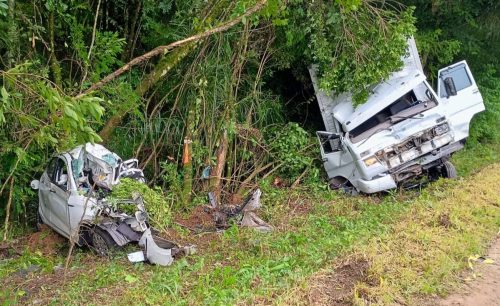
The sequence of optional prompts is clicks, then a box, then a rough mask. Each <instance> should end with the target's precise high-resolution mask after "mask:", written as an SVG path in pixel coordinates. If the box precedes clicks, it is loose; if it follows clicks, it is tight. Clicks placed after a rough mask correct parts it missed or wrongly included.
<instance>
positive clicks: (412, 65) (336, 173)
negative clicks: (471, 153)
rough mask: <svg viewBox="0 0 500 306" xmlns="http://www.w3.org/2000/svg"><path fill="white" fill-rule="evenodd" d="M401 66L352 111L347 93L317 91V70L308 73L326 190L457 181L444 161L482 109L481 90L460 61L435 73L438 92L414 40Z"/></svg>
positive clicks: (458, 146) (371, 190)
mask: <svg viewBox="0 0 500 306" xmlns="http://www.w3.org/2000/svg"><path fill="white" fill-rule="evenodd" d="M403 61H404V67H403V69H402V70H400V71H398V72H395V73H393V74H392V75H391V76H390V77H389V79H388V80H385V81H383V82H380V83H379V84H377V85H376V86H375V87H373V88H372V89H371V95H370V96H369V98H368V100H367V101H366V102H365V103H364V104H362V105H359V106H357V107H354V106H353V103H352V102H353V100H352V94H350V93H343V94H339V95H334V94H332V95H329V94H327V93H325V92H324V91H322V90H320V88H319V86H318V85H319V84H318V79H317V76H316V70H315V68H314V67H312V68H311V69H310V70H309V71H310V75H311V79H312V81H313V85H314V89H315V92H316V96H317V100H318V103H319V107H320V110H321V113H322V117H323V121H324V124H325V129H326V131H318V132H317V135H318V138H319V141H320V148H321V156H322V158H323V162H324V167H325V170H326V172H327V174H328V177H329V180H330V187H331V188H333V189H341V188H342V189H346V190H354V191H361V192H364V193H374V192H380V191H384V190H388V189H392V188H396V187H397V186H398V185H403V186H408V185H411V184H414V182H416V181H418V180H420V179H421V178H425V177H428V178H430V179H431V180H432V179H435V178H437V177H440V176H444V177H454V176H456V171H455V168H454V167H453V165H452V164H451V163H450V161H449V157H450V156H451V154H452V153H454V152H456V151H458V150H460V149H462V148H463V146H464V143H465V140H466V138H467V137H468V135H469V125H470V121H471V119H472V117H473V116H474V115H475V114H477V113H479V112H481V111H483V110H484V109H485V107H484V104H483V99H482V97H481V93H480V92H479V89H478V86H477V84H476V82H475V81H474V78H473V76H472V73H471V71H470V69H469V67H468V65H467V63H466V62H465V61H462V62H459V63H456V64H453V65H451V66H449V67H446V68H444V69H441V70H439V75H438V88H437V93H436V92H435V91H434V90H433V89H432V87H431V86H430V85H429V83H428V82H427V81H426V76H425V75H424V73H423V70H422V65H421V63H420V58H419V55H418V52H417V48H416V45H415V41H414V40H413V39H410V40H409V43H408V54H407V55H406V56H405V57H404V58H403Z"/></svg>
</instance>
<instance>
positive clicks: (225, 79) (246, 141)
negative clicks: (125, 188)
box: [0, 0, 500, 220]
mask: <svg viewBox="0 0 500 306" xmlns="http://www.w3.org/2000/svg"><path fill="white" fill-rule="evenodd" d="M402 2H403V4H401V3H399V2H396V1H374V0H336V1H326V0H320V1H307V0H267V1H255V0H238V1H230V0H208V1H207V0H194V1H175V0H161V1H151V0H119V1H109V0H68V1H62V0H48V1H39V0H35V1H16V0H0V16H1V18H0V89H1V95H0V101H1V104H0V125H1V126H2V130H1V131H0V186H1V188H2V189H1V191H0V203H6V202H7V199H8V198H9V194H10V195H12V194H13V195H14V197H13V199H14V203H13V208H12V210H13V212H14V214H13V215H14V217H15V218H16V219H18V220H26V217H27V216H29V209H27V205H28V203H29V202H30V201H33V200H34V193H33V192H32V191H30V190H29V188H28V185H29V181H30V180H31V179H35V178H38V177H39V175H40V173H41V172H42V171H43V167H44V165H45V163H46V161H47V159H48V157H49V156H50V155H52V154H53V153H54V152H59V151H62V150H65V149H68V148H70V147H72V146H74V145H75V144H78V143H83V142H86V141H96V142H99V141H101V140H103V141H104V142H105V144H106V146H107V147H109V148H110V149H112V150H114V151H116V152H117V153H118V154H120V155H121V156H123V157H132V156H135V157H138V158H139V160H140V161H141V167H144V169H145V171H146V174H147V177H148V179H149V180H150V181H151V184H153V185H157V186H161V188H163V189H164V191H168V192H170V193H169V196H171V199H170V201H172V202H173V203H174V204H173V206H174V207H180V206H185V205H188V204H189V203H191V202H192V200H193V199H200V198H203V197H204V196H205V194H206V192H207V191H210V190H213V191H215V192H216V195H217V196H218V197H221V198H222V200H224V199H227V198H228V196H229V195H231V194H234V193H238V194H240V195H241V194H243V193H245V191H246V190H248V189H249V188H252V187H253V186H255V184H256V181H257V180H258V179H259V178H262V177H264V176H267V175H268V174H270V173H273V174H279V175H281V176H283V177H285V178H286V179H288V180H289V181H290V182H293V181H295V180H296V179H297V178H298V177H300V175H302V174H303V173H317V172H316V171H306V169H307V168H310V167H314V162H313V156H316V155H318V154H315V152H317V148H316V147H314V146H311V147H309V144H310V143H311V139H310V135H309V134H307V132H306V131H305V130H304V129H302V128H301V127H300V126H299V124H302V123H304V122H300V123H296V124H289V123H288V121H290V120H291V118H292V116H290V113H289V112H288V110H289V109H290V105H295V109H296V110H297V109H298V110H299V112H300V109H301V107H303V108H305V107H306V106H302V105H305V103H306V102H307V103H309V102H310V101H311V96H310V95H309V96H304V95H302V94H301V93H302V92H301V91H300V89H297V91H296V92H295V93H294V92H292V93H290V95H289V96H292V99H291V100H289V99H288V97H285V96H284V95H282V92H280V91H279V90H278V88H282V87H284V86H285V85H287V84H285V83H286V82H288V81H289V80H290V79H294V80H295V81H296V82H297V83H300V84H302V86H303V87H304V88H307V87H310V86H311V85H310V80H309V77H308V76H307V74H306V72H307V69H306V68H307V67H308V66H309V65H310V64H311V63H313V64H316V65H317V67H318V71H319V75H320V79H321V86H322V87H323V88H324V89H327V90H333V91H337V92H341V91H345V90H349V91H352V92H354V93H355V94H356V100H357V101H358V103H362V102H363V99H364V98H366V94H367V92H366V88H368V86H369V85H370V84H373V83H376V82H378V81H380V80H381V79H384V78H386V77H387V76H388V75H389V73H390V72H391V71H393V70H395V69H397V68H398V67H399V66H400V65H401V63H400V57H401V55H402V54H404V52H405V44H404V42H405V40H406V38H408V37H409V36H410V35H413V34H415V35H416V37H417V43H418V45H419V47H420V51H421V53H422V57H423V62H424V65H425V69H427V70H428V71H429V74H430V75H435V73H436V70H437V69H438V68H439V67H441V66H444V65H447V64H449V63H451V62H452V61H454V60H457V59H463V58H466V59H467V60H468V61H469V63H470V64H471V66H472V69H473V72H474V73H475V76H476V78H477V80H478V81H479V83H480V85H481V90H482V93H483V95H484V96H485V98H486V103H487V107H488V111H487V112H486V113H484V114H482V115H481V116H480V117H479V118H478V119H477V120H476V122H475V126H474V128H473V130H472V132H471V134H472V138H473V140H474V141H476V142H481V141H498V135H499V133H498V132H492V130H495V131H498V122H499V121H500V120H499V118H500V110H499V105H500V102H499V97H500V87H499V86H500V85H499V83H500V82H499V81H498V77H499V70H498V68H499V67H498V65H499V63H498V60H499V58H500V54H499V53H498V52H500V51H499V50H498V48H495V47H494V46H495V45H496V46H498V45H499V44H498V43H496V44H495V43H493V42H498V37H499V34H498V33H499V31H498V30H499V29H498V25H499V24H500V23H498V22H496V21H497V19H498V8H499V7H498V3H496V1H492V0H490V1H488V0H482V1H472V2H469V1H454V2H450V1H441V0H406V1H402ZM259 5H262V7H259V8H258V10H257V12H256V13H254V14H251V15H249V16H245V17H244V18H242V19H241V22H237V23H236V24H234V25H231V26H229V27H227V28H226V29H225V30H224V31H221V32H218V33H217V34H213V35H209V36H207V37H205V38H203V39H195V40H193V41H190V42H188V43H185V44H183V45H181V46H179V47H177V48H172V49H169V52H166V53H162V55H161V56H159V57H153V58H147V59H144V60H140V62H139V64H138V65H136V66H135V67H134V68H132V69H129V70H127V71H126V72H125V73H123V74H121V75H120V76H119V77H117V78H114V79H112V80H111V81H110V82H108V83H106V84H105V85H104V86H102V87H100V88H99V89H98V90H96V91H92V92H86V89H88V88H90V86H91V85H92V84H95V83H96V82H98V81H99V80H101V79H103V78H104V77H105V76H106V75H108V74H110V73H112V72H113V71H115V70H116V69H118V68H120V67H122V66H123V65H124V64H125V63H127V62H128V61H130V60H131V59H133V58H136V57H138V56H141V55H143V54H145V53H146V52H148V51H150V50H152V49H154V48H155V47H158V46H161V45H167V44H170V43H173V42H175V41H178V40H181V39H183V38H186V37H189V36H192V35H196V34H200V33H204V32H205V31H208V30H211V29H216V28H217V27H220V26H223V25H224V24H225V23H226V22H229V21H231V20H234V19H235V18H238V17H239V16H242V15H244V14H245V12H247V11H248V10H250V9H251V8H253V7H256V6H259ZM405 5H406V6H405ZM278 74H280V75H289V76H290V78H289V79H276V77H275V76H276V75H278ZM289 91H290V90H289ZM304 127H307V125H304ZM97 133H98V134H97ZM306 148H308V149H306ZM275 170H278V171H275ZM207 173H208V176H207V175H206V174H207ZM9 186H13V187H12V188H10V187H9ZM35 201H36V200H35ZM169 205H170V204H169ZM170 207H171V206H169V209H170ZM5 208H6V205H0V215H5ZM27 211H28V213H27Z"/></svg>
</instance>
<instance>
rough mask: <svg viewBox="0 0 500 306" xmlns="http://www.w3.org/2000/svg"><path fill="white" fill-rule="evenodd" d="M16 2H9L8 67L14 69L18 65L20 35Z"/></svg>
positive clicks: (10, 0) (11, 0) (12, 0)
mask: <svg viewBox="0 0 500 306" xmlns="http://www.w3.org/2000/svg"><path fill="white" fill-rule="evenodd" d="M15 5H16V3H15V1H14V0H9V2H8V6H9V28H8V41H9V46H8V47H7V67H9V68H12V67H14V66H15V65H16V62H17V59H18V58H19V33H18V30H17V25H16V19H15V14H14V13H15Z"/></svg>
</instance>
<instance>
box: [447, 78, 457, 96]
mask: <svg viewBox="0 0 500 306" xmlns="http://www.w3.org/2000/svg"><path fill="white" fill-rule="evenodd" d="M444 88H445V90H446V95H447V96H448V97H450V96H456V95H457V88H456V87H455V82H454V81H453V78H452V77H447V78H445V79H444Z"/></svg>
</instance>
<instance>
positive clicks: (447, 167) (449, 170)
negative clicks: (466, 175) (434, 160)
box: [441, 160, 457, 179]
mask: <svg viewBox="0 0 500 306" xmlns="http://www.w3.org/2000/svg"><path fill="white" fill-rule="evenodd" d="M441 173H442V175H443V177H445V178H451V179H453V178H456V177H457V169H455V166H453V164H452V163H451V162H450V161H449V160H447V161H445V162H444V163H443V167H442V168H441Z"/></svg>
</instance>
